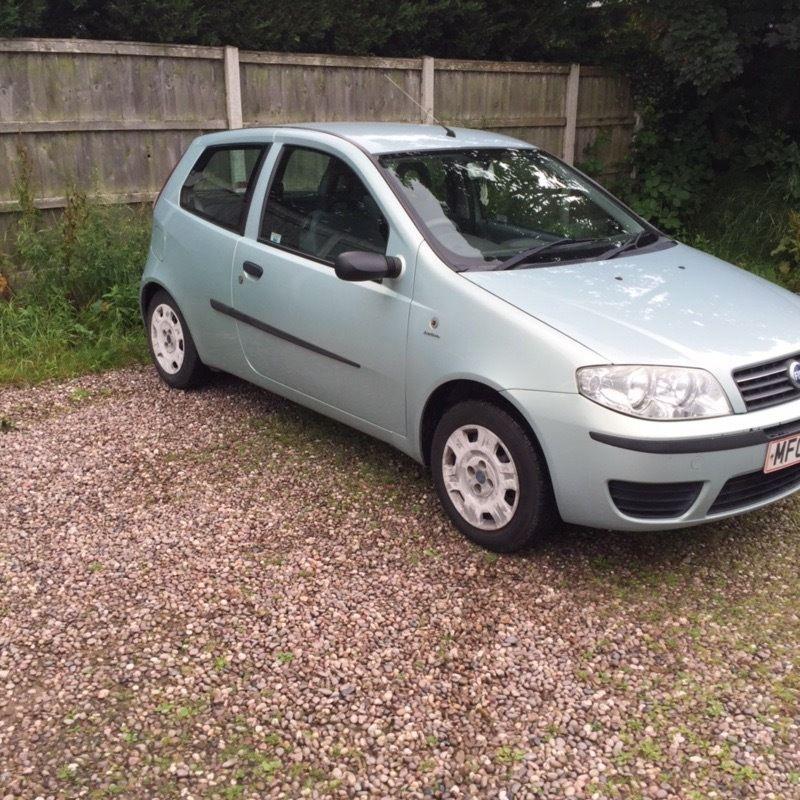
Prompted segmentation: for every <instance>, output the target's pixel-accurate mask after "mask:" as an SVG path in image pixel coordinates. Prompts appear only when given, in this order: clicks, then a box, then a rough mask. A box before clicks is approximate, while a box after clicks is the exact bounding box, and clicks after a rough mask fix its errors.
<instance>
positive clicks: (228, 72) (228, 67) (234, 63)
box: [224, 46, 242, 128]
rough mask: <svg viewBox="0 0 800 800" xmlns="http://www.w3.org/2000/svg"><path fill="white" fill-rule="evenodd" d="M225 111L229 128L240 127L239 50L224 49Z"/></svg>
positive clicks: (240, 87) (232, 48) (240, 85)
mask: <svg viewBox="0 0 800 800" xmlns="http://www.w3.org/2000/svg"><path fill="white" fill-rule="evenodd" d="M224 66H225V109H226V113H227V115H228V127H229V128H241V127H242V84H241V80H240V78H239V48H238V47H228V46H226V47H225V56H224Z"/></svg>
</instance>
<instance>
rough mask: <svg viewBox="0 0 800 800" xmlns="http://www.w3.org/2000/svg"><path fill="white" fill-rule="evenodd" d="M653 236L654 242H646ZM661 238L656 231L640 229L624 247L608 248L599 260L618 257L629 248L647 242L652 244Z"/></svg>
mask: <svg viewBox="0 0 800 800" xmlns="http://www.w3.org/2000/svg"><path fill="white" fill-rule="evenodd" d="M649 236H651V237H653V240H652V242H647V243H645V239H646V238H647V237H649ZM658 238H659V234H657V233H656V232H655V231H639V233H637V234H636V236H634V237H633V239H629V240H628V241H627V242H626V243H625V244H624V245H622V247H620V246H619V245H615V246H614V247H612V248H611V249H610V250H606V252H605V253H603V254H602V255H601V256H600V257H599V258H598V261H602V260H603V259H604V258H605V259H611V258H616V257H617V256H621V255H622V254H623V253H627V252H628V251H629V250H637V249H638V248H640V247H644V245H645V244H652V243H653V242H657V241H658Z"/></svg>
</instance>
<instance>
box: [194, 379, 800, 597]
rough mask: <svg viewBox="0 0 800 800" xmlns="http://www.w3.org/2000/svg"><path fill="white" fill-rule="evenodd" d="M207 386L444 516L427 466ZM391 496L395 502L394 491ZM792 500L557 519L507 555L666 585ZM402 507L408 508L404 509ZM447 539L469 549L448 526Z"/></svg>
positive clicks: (297, 414) (736, 547) (577, 574)
mask: <svg viewBox="0 0 800 800" xmlns="http://www.w3.org/2000/svg"><path fill="white" fill-rule="evenodd" d="M209 389H210V390H211V391H218V392H221V393H223V394H226V395H231V394H234V395H240V396H242V399H243V401H244V402H246V403H248V404H249V405H250V409H251V411H254V413H255V418H256V419H260V418H262V417H263V419H264V420H266V419H267V418H270V417H271V418H272V425H271V426H270V427H269V430H268V431H267V434H266V435H279V436H285V437H287V438H289V439H290V440H291V438H292V437H297V438H298V439H302V440H303V441H304V442H305V444H306V445H309V444H311V445H313V446H314V447H315V448H318V449H319V451H320V456H321V457H324V458H331V459H332V460H335V459H337V458H342V457H344V458H346V459H347V461H348V464H349V465H351V466H353V465H355V467H354V468H355V472H356V474H357V475H358V476H359V477H360V478H361V479H362V480H363V481H365V482H367V483H368V484H369V485H370V486H374V489H375V491H376V492H377V491H381V490H384V491H389V490H390V489H391V488H394V489H396V488H397V487H398V485H399V484H402V483H405V484H406V486H407V487H408V488H414V489H415V490H417V492H419V491H423V492H425V493H426V495H427V497H428V498H429V500H428V501H427V502H429V503H430V508H429V509H419V508H417V509H415V510H413V511H414V513H419V514H420V516H421V517H422V518H423V519H421V522H423V523H424V522H426V521H431V520H433V519H436V520H441V519H443V518H444V515H443V512H441V510H440V509H439V507H438V501H437V500H436V496H435V493H434V490H433V485H432V483H431V480H430V474H429V472H428V470H427V469H425V468H424V467H422V466H421V465H419V464H418V463H417V462H415V461H413V460H412V459H410V458H408V457H407V456H405V455H404V454H402V453H400V452H399V451H398V450H396V449H395V448H393V447H391V446H390V445H388V444H385V443H384V442H381V441H379V440H377V439H374V438H372V437H370V436H368V435H366V434H363V433H360V432H358V431H356V430H354V429H353V428H350V427H348V426H347V425H344V424H342V423H339V422H336V421H335V420H332V419H330V418H328V417H325V416H323V415H321V414H318V413H316V412H314V411H311V410H310V409H307V408H305V407H303V406H300V405H298V404H296V403H294V402H292V401H289V400H286V399H284V398H281V397H279V396H277V395H274V394H272V393H271V392H268V391H265V390H262V389H260V388H258V387H256V386H254V385H252V384H249V383H247V382H245V381H243V380H240V379H238V378H235V377H232V376H230V375H226V374H224V373H215V374H214V376H213V377H212V380H211V382H210V385H209ZM398 502H399V503H400V504H402V502H403V500H402V493H400V496H399V500H398ZM793 503H794V501H792V500H786V501H783V502H782V503H779V504H776V505H775V506H771V507H768V508H766V509H762V510H760V511H756V512H752V513H750V514H747V515H744V516H742V517H734V518H730V519H727V520H722V521H719V522H715V523H709V524H706V525H699V526H695V527H691V528H684V529H679V530H662V531H651V532H618V531H608V530H603V529H595V528H588V527H578V526H573V525H566V524H565V525H561V526H559V527H558V528H556V529H554V530H553V531H552V533H551V534H550V535H549V536H546V537H545V538H544V539H543V540H542V541H540V542H538V543H537V544H536V545H534V546H533V547H531V548H529V549H528V550H526V551H523V552H521V553H518V554H515V555H513V556H504V557H503V558H512V559H514V560H515V561H518V562H519V561H522V562H530V563H531V566H534V567H535V564H536V563H537V562H541V561H542V560H545V561H547V563H548V564H549V565H550V566H551V567H553V568H555V569H556V571H557V572H560V573H562V575H563V577H564V579H565V580H566V581H577V582H578V583H579V584H580V583H583V582H585V579H586V578H608V577H609V576H613V577H614V579H615V580H618V581H622V582H623V583H628V582H641V581H645V582H647V583H649V584H651V585H653V586H658V585H663V586H665V587H666V586H669V585H674V584H675V582H676V581H677V578H676V576H677V575H681V576H682V578H683V579H688V578H691V577H692V576H694V575H696V574H697V570H699V569H709V568H712V569H715V570H716V571H717V572H718V573H719V572H720V571H724V570H726V569H729V568H730V567H731V565H732V564H734V563H737V562H739V561H740V559H742V558H743V557H744V554H747V553H749V554H750V556H754V555H755V554H756V553H757V552H762V553H763V552H764V551H765V550H769V547H770V542H772V541H773V540H774V539H775V537H776V536H780V535H781V534H780V531H781V529H783V530H786V527H787V524H788V525H790V526H796V523H795V521H794V518H793V515H794V513H795V511H794V505H793ZM409 510H410V509H409ZM447 531H448V533H449V535H451V536H452V537H453V539H454V541H458V542H459V543H461V542H462V541H463V546H464V547H468V548H472V547H475V549H476V550H479V548H477V547H476V546H473V545H470V544H469V543H468V542H466V541H464V540H461V538H460V536H459V534H458V533H457V531H456V530H455V528H452V527H450V526H447Z"/></svg>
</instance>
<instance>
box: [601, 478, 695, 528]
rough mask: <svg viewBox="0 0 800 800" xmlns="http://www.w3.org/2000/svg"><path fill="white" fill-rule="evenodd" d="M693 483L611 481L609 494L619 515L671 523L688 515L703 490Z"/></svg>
mask: <svg viewBox="0 0 800 800" xmlns="http://www.w3.org/2000/svg"><path fill="white" fill-rule="evenodd" d="M702 485H703V484H702V483H701V482H700V481H697V482H692V483H633V482H631V481H609V482H608V491H609V493H610V494H611V499H612V500H613V501H614V505H615V506H616V507H617V508H618V509H619V511H620V512H621V513H623V514H625V515H626V516H628V517H639V518H641V519H670V518H672V517H680V516H681V515H682V514H685V513H686V512H687V511H688V510H689V509H690V508H691V507H692V504H693V503H694V501H695V500H697V495H699V494H700V489H701V487H702Z"/></svg>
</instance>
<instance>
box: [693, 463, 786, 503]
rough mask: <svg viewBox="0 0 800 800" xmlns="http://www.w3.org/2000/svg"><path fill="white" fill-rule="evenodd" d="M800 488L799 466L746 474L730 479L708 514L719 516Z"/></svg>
mask: <svg viewBox="0 0 800 800" xmlns="http://www.w3.org/2000/svg"><path fill="white" fill-rule="evenodd" d="M792 487H800V464H796V465H795V466H793V467H787V468H786V469H781V470H778V471H777V472H762V471H761V470H759V471H758V472H748V473H747V474H746V475H737V477H735V478H731V479H730V480H729V481H728V482H727V483H726V484H725V485H724V486H723V487H722V491H721V492H720V493H719V494H718V495H717V499H716V500H715V501H714V503H713V504H712V506H711V508H709V509H708V513H709V514H721V513H722V512H723V511H733V510H734V509H736V508H743V507H744V506H749V505H752V504H753V503H758V502H760V501H762V500H769V498H770V497H776V496H777V495H779V494H782V493H783V492H785V491H787V490H789V489H791V488H792Z"/></svg>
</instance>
